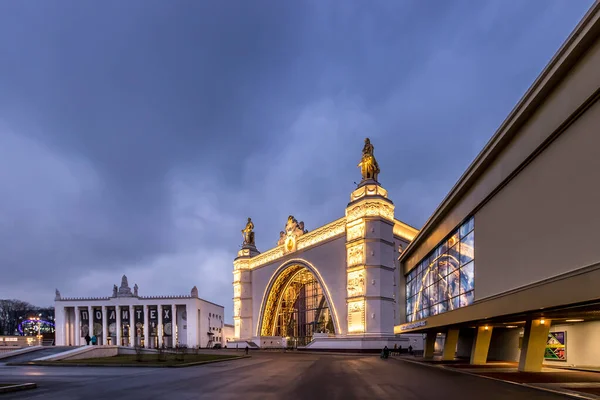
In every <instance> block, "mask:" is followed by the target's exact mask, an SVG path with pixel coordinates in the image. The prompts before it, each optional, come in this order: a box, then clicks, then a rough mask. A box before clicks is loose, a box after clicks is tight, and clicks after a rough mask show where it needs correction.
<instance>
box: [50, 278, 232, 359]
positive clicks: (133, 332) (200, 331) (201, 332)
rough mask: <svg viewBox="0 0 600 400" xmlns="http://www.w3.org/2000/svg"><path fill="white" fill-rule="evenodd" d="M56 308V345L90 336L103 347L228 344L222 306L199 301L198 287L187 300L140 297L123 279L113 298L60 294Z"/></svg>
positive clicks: (79, 342) (77, 342)
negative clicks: (63, 295)
mask: <svg viewBox="0 0 600 400" xmlns="http://www.w3.org/2000/svg"><path fill="white" fill-rule="evenodd" d="M54 307H55V314H56V315H55V325H56V326H55V332H56V333H55V336H56V345H58V346H65V345H68V346H79V345H84V344H86V340H85V337H86V335H87V334H88V333H89V336H90V337H91V336H94V335H95V336H96V337H97V339H98V344H99V345H119V346H134V345H139V346H143V347H147V348H158V347H166V348H172V347H175V346H177V345H185V346H187V347H198V346H200V347H202V348H206V347H213V346H214V345H215V344H217V343H219V344H224V342H225V337H224V332H223V327H224V320H223V318H224V308H223V306H220V305H217V304H214V303H211V302H209V301H206V300H203V299H201V298H199V297H198V290H197V289H196V287H194V288H193V289H192V290H191V292H190V294H189V295H183V296H139V295H138V293H137V285H136V286H135V288H134V291H133V292H132V291H131V289H130V288H129V286H128V284H127V277H126V276H123V278H122V281H121V287H120V288H117V287H116V285H115V287H114V288H113V295H112V296H110V297H100V298H65V297H62V296H61V295H60V293H59V292H58V291H57V292H56V298H55V302H54ZM90 317H91V318H93V319H92V321H93V323H92V324H91V325H92V327H93V330H90V328H89V327H90Z"/></svg>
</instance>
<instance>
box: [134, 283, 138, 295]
mask: <svg viewBox="0 0 600 400" xmlns="http://www.w3.org/2000/svg"><path fill="white" fill-rule="evenodd" d="M133 295H134V296H136V297H137V295H138V285H137V283H136V284H135V285H133Z"/></svg>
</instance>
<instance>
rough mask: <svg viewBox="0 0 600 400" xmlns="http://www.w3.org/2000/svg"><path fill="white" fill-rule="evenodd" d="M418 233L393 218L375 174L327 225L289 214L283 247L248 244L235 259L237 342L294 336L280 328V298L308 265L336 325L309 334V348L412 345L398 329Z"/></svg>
mask: <svg viewBox="0 0 600 400" xmlns="http://www.w3.org/2000/svg"><path fill="white" fill-rule="evenodd" d="M416 233H417V230H416V229H414V228H412V227H410V226H408V225H406V224H404V223H402V222H401V221H399V220H396V219H395V218H394V205H393V203H392V201H391V200H389V199H388V198H387V191H386V190H385V189H383V188H382V187H381V186H380V185H379V183H378V182H376V181H374V180H363V182H361V184H360V185H359V186H358V188H357V189H356V190H355V191H353V192H352V194H351V199H350V203H349V204H348V205H347V208H346V212H345V217H343V218H340V219H338V220H336V221H333V222H331V223H329V224H327V225H325V226H322V227H319V228H317V229H315V230H313V231H310V232H309V231H306V230H304V223H303V222H298V221H296V220H295V218H293V216H290V217H289V218H288V223H287V224H286V227H285V231H282V232H281V233H280V238H279V241H278V245H277V247H275V248H273V249H270V250H268V251H266V252H263V253H260V252H259V251H258V250H257V249H256V247H255V246H254V245H253V243H252V244H251V245H248V244H247V243H245V244H244V246H243V247H242V250H240V251H239V253H238V257H237V258H236V259H235V261H234V271H233V274H234V279H233V292H234V299H233V300H234V336H235V340H238V341H247V342H252V343H254V344H256V345H257V346H258V347H271V345H272V344H273V343H275V344H277V343H283V344H286V343H290V337H289V336H287V337H286V336H285V335H280V336H278V335H277V334H276V332H279V333H281V331H282V330H281V328H277V327H276V325H277V324H278V323H279V324H280V325H281V324H282V323H281V322H277V321H280V320H282V319H281V318H283V320H285V317H281V316H280V315H281V314H280V310H281V307H283V306H282V304H283V303H282V302H283V300H281V298H282V297H281V296H282V293H283V292H285V290H287V289H286V288H288V287H289V285H290V284H291V283H290V281H291V279H292V278H291V277H293V276H294V274H297V273H298V272H296V271H302V270H303V271H305V270H308V271H309V272H310V273H311V274H312V275H313V276H314V278H316V280H317V281H318V283H319V284H320V287H321V288H322V293H323V295H322V296H323V297H324V298H325V301H326V304H327V306H328V310H329V315H330V318H331V324H329V325H328V328H327V329H325V330H323V329H321V331H320V332H317V331H316V330H314V331H312V332H310V335H309V336H308V335H306V334H305V336H308V340H310V342H309V343H303V345H302V347H305V348H309V349H326V348H331V349H341V348H347V349H381V348H382V347H383V346H385V345H387V346H389V347H392V348H393V347H394V345H397V346H401V345H403V344H406V343H408V341H407V340H408V338H406V337H403V338H401V337H399V336H395V335H394V325H395V324H397V323H398V322H399V321H401V320H402V319H401V317H402V311H401V310H402V309H403V308H404V303H403V302H398V301H397V299H396V296H397V294H396V293H397V292H398V285H400V274H399V268H398V265H397V264H398V263H397V259H398V256H399V251H401V249H403V248H406V246H407V245H408V244H409V242H410V241H411V240H412V239H413V238H414V236H415V235H416ZM290 271H291V272H290ZM286 274H287V275H286ZM288 275H289V276H290V278H287V276H288ZM286 280H287V283H286ZM286 285H287V286H286ZM272 321H275V322H272ZM315 323H316V321H315ZM315 326H316V325H315ZM288 331H289V330H288ZM299 347H300V346H299ZM406 347H407V346H406Z"/></svg>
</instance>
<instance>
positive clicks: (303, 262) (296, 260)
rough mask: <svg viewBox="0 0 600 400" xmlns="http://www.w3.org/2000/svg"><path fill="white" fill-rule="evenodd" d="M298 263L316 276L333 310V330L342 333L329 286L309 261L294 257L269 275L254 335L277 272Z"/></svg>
mask: <svg viewBox="0 0 600 400" xmlns="http://www.w3.org/2000/svg"><path fill="white" fill-rule="evenodd" d="M303 236H304V235H303ZM298 264H299V265H301V266H303V267H305V268H306V269H308V270H309V271H310V272H312V273H313V274H314V275H315V276H316V277H317V280H318V281H319V284H320V285H321V287H322V288H323V290H324V291H325V299H326V300H327V303H328V304H329V307H330V310H331V311H332V312H333V324H334V326H335V332H336V333H340V334H341V333H343V332H342V330H341V329H340V323H339V319H338V314H337V310H336V309H335V304H334V303H333V301H332V300H331V293H330V291H329V287H327V285H326V284H325V281H324V280H323V277H322V276H321V274H320V273H319V270H317V269H316V268H315V266H314V265H312V264H311V263H310V262H308V261H306V260H303V259H300V258H294V259H291V260H288V261H286V262H285V263H283V264H281V265H280V266H279V268H277V270H276V271H275V272H274V273H273V275H272V276H271V280H270V281H269V283H268V284H267V286H266V288H265V291H264V292H263V296H262V300H261V302H260V304H261V307H260V311H259V315H258V322H259V323H258V324H256V336H260V335H259V332H260V329H261V327H262V322H263V318H264V316H263V314H264V309H265V307H266V303H265V299H266V298H267V296H268V295H269V292H270V290H271V287H272V285H273V283H275V280H276V279H277V278H278V277H279V274H280V273H281V272H283V271H284V270H285V269H286V268H289V267H291V266H293V265H298Z"/></svg>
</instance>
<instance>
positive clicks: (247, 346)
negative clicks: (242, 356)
mask: <svg viewBox="0 0 600 400" xmlns="http://www.w3.org/2000/svg"><path fill="white" fill-rule="evenodd" d="M246 355H248V345H246Z"/></svg>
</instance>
